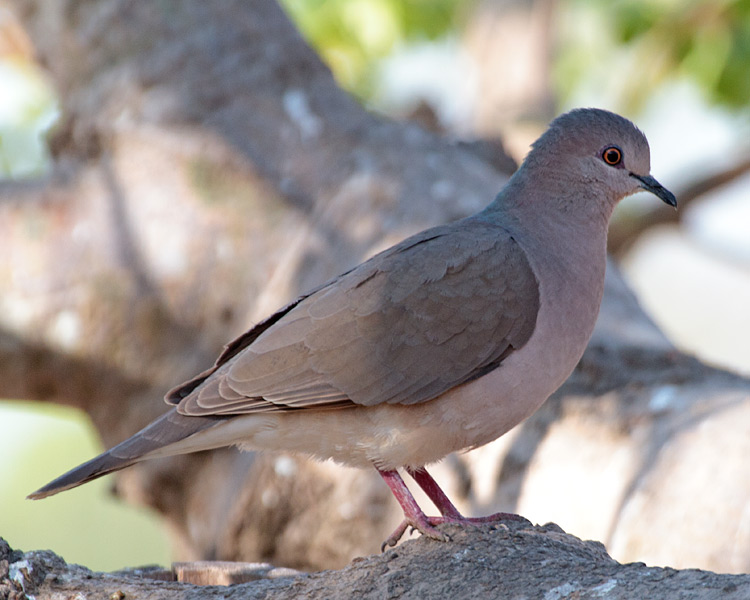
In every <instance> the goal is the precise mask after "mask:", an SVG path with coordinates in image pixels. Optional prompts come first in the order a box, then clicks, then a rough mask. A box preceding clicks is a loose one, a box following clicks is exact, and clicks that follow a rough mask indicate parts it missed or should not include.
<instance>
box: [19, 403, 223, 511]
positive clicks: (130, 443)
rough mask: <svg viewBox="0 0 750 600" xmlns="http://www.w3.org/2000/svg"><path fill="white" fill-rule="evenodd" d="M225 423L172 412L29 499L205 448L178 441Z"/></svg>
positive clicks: (50, 483)
mask: <svg viewBox="0 0 750 600" xmlns="http://www.w3.org/2000/svg"><path fill="white" fill-rule="evenodd" d="M223 420H225V417H186V416H184V415H181V414H179V413H178V412H177V411H176V410H174V409H173V410H171V411H169V412H168V413H166V414H165V415H164V416H162V417H161V418H159V419H157V420H156V421H154V422H153V423H151V424H150V425H148V426H147V427H145V428H144V429H141V430H140V431H139V432H138V433H136V434H135V435H133V436H132V437H130V438H128V439H127V440H125V441H124V442H122V443H120V444H118V445H117V446H115V447H114V448H111V449H109V450H107V451H106V452H104V453H102V454H100V455H99V456H97V457H96V458H92V459H91V460H90V461H88V462H85V463H83V464H82V465H80V466H78V467H76V468H74V469H71V470H70V471H68V472H67V473H65V474H64V475H60V477H58V478H57V479H55V480H54V481H51V482H49V483H48V484H47V485H45V486H44V487H42V488H39V489H38V490H37V491H36V492H34V493H33V494H29V495H28V496H27V497H28V498H29V499H31V500H39V499H41V498H46V497H47V496H52V495H54V494H57V493H58V492H62V491H65V490H69V489H71V488H74V487H78V486H79V485H82V484H84V483H87V482H89V481H92V480H94V479H98V478H99V477H101V476H102V475H106V474H107V473H112V472H114V471H119V470H120V469H124V468H125V467H129V466H130V465H132V464H135V463H137V462H139V461H141V460H145V459H147V458H153V457H156V456H169V455H173V454H182V453H185V452H194V451H196V450H201V449H205V448H200V447H194V446H191V445H190V444H179V442H182V441H184V440H187V438H189V437H190V436H192V435H195V434H196V433H198V432H200V431H204V430H206V429H209V428H210V427H213V426H215V425H217V424H218V423H220V422H221V421H223Z"/></svg>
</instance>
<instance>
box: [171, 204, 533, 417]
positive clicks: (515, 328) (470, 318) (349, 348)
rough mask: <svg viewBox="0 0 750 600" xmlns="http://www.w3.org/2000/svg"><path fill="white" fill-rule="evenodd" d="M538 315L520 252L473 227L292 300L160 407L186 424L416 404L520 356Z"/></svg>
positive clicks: (471, 223)
mask: <svg viewBox="0 0 750 600" xmlns="http://www.w3.org/2000/svg"><path fill="white" fill-rule="evenodd" d="M538 309H539V290H538V283H537V280H536V277H535V275H534V273H533V270H532V269H531V267H530V265H529V263H528V261H527V260H526V258H525V254H524V252H523V250H522V249H521V248H520V247H519V246H518V244H517V243H516V242H515V240H514V239H513V238H512V237H511V236H510V234H508V233H507V232H506V231H505V230H503V229H502V228H500V227H498V226H497V225H493V224H489V223H486V222H484V221H482V220H481V219H480V218H477V217H472V218H469V219H465V220H464V221H460V222H459V223H456V224H452V225H448V226H443V227H437V228H434V229H432V230H428V231H426V232H423V233H422V234H418V235H417V236H414V237H412V238H409V239H407V240H405V241H404V242H402V243H401V244H398V245H396V246H394V247H393V248H391V249H389V250H386V251H385V252H383V253H381V254H379V255H376V256H375V257H373V258H372V259H370V260H369V261H367V262H365V263H363V264H362V265H360V266H358V267H356V268H355V269H352V270H351V271H349V272H347V273H345V274H344V275H342V276H340V277H338V278H336V279H333V280H331V281H330V282H328V283H327V284H325V285H323V286H321V287H319V288H317V289H316V290H313V291H312V292H311V293H309V294H307V295H305V296H302V297H301V298H299V299H298V300H296V301H295V302H293V303H291V304H289V305H287V306H286V307H284V308H283V309H282V310H281V311H279V312H278V313H276V314H275V315H273V316H272V317H270V318H269V319H267V320H266V321H263V322H262V323H261V324H259V325H258V326H257V327H256V328H254V329H252V330H250V331H249V332H248V333H246V334H245V335H244V336H241V337H240V338H238V340H235V342H233V343H232V344H230V345H229V346H228V348H227V350H226V351H225V352H224V354H222V356H221V357H220V358H219V361H217V364H216V365H215V367H214V368H213V369H212V370H210V371H208V372H206V373H204V374H201V376H199V377H198V378H196V379H194V380H191V381H190V382H188V383H186V384H184V386H181V387H178V388H175V390H173V391H172V392H170V394H169V395H168V397H167V399H168V401H169V402H172V403H174V404H178V407H177V410H178V411H179V412H180V413H182V414H185V415H196V416H198V415H200V416H206V415H228V414H244V413H250V412H259V411H269V410H300V409H322V408H340V407H345V406H352V405H365V406H372V405H376V404H379V403H382V402H389V403H399V404H414V403H419V402H426V401H429V400H431V399H432V398H435V397H437V396H439V395H440V394H442V393H444V392H445V391H447V390H449V389H451V388H452V387H455V386H457V385H459V384H461V383H463V382H466V381H469V380H471V379H473V378H475V377H478V376H481V375H482V374H484V373H486V372H487V371H488V370H492V369H494V368H496V367H497V366H498V365H499V364H500V362H502V360H503V359H504V358H505V357H506V356H507V355H508V354H509V353H510V352H512V351H513V350H514V349H518V348H520V347H521V346H523V344H525V343H526V341H527V340H528V339H529V337H531V334H532V332H533V329H534V326H535V323H536V315H537V312H538Z"/></svg>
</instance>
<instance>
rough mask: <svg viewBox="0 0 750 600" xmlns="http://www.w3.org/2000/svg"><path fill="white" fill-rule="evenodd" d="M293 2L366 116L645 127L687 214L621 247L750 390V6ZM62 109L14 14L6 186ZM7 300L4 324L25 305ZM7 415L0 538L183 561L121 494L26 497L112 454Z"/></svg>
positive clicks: (506, 128)
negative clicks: (587, 114) (608, 114)
mask: <svg viewBox="0 0 750 600" xmlns="http://www.w3.org/2000/svg"><path fill="white" fill-rule="evenodd" d="M282 5H283V7H284V8H285V9H286V10H287V11H288V13H289V14H290V16H291V17H292V18H293V20H294V21H295V23H296V24H297V25H298V27H299V28H300V30H301V31H302V32H303V34H304V36H305V37H306V38H307V39H308V41H309V42H310V43H311V44H312V45H313V46H314V48H315V49H316V50H317V51H318V52H319V53H320V54H321V56H322V57H323V58H324V60H325V61H326V62H327V64H328V65H329V66H330V67H331V69H332V70H333V72H334V75H335V77H336V79H337V80H338V82H339V84H340V85H341V86H342V87H344V88H345V89H346V90H348V91H349V92H350V93H352V94H353V95H354V96H355V97H356V98H357V99H358V100H359V101H360V102H362V103H363V104H364V105H366V106H367V107H368V108H369V109H371V110H372V111H375V112H379V113H383V114H386V115H389V116H390V117H392V118H394V119H411V120H415V121H417V122H419V123H420V124H421V125H422V126H424V127H426V128H428V129H431V130H435V131H440V132H445V133H446V134H448V135H451V136H455V137H456V138H457V139H476V138H481V139H487V140H492V139H494V138H497V137H499V138H501V139H502V143H503V145H504V147H505V148H506V150H507V151H508V152H509V153H510V154H511V155H512V156H513V157H514V158H515V159H516V160H517V161H520V160H522V159H523V156H524V154H525V153H526V151H527V149H528V144H529V143H530V142H531V141H533V140H534V139H535V138H536V137H537V135H538V134H539V133H540V132H541V131H543V129H544V128H545V126H546V124H547V123H548V122H549V120H550V119H551V118H553V117H554V116H555V115H557V114H559V113H560V112H563V111H565V110H566V109H568V108H572V107H576V106H599V107H603V108H607V109H610V110H614V111H616V112H619V113H622V114H624V115H626V116H628V117H629V118H631V119H633V120H634V121H635V122H636V123H637V124H638V125H639V127H641V129H643V130H644V132H645V133H646V134H647V136H648V138H649V141H650V143H651V149H652V173H653V174H654V175H655V177H657V179H659V181H660V182H661V183H662V184H664V185H665V186H666V187H667V188H669V189H671V190H672V191H674V192H675V193H677V195H678V200H679V201H680V203H681V205H680V212H679V213H678V214H674V215H672V214H670V215H666V216H665V215H664V213H663V212H660V213H659V214H658V215H651V214H649V210H651V208H652V207H653V203H652V202H651V201H650V200H644V199H642V198H638V197H634V198H631V199H629V200H628V201H626V202H625V203H623V204H622V205H621V207H620V208H619V209H618V214H617V217H616V221H615V223H614V224H613V240H612V248H611V251H612V252H613V254H614V255H615V256H616V258H617V259H618V261H619V262H620V264H621V266H622V267H623V269H624V272H625V274H626V276H627V279H628V281H629V283H630V284H631V286H632V287H633V289H634V290H635V291H636V293H637V295H638V297H639V299H640V300H641V302H642V303H643V305H644V306H645V307H646V309H647V311H648V312H649V314H650V315H651V316H652V317H653V319H654V320H655V321H656V322H657V323H658V325H659V326H660V327H661V328H662V330H663V331H664V332H665V333H666V334H667V335H668V336H669V338H670V339H671V340H672V341H673V342H674V343H675V344H676V345H677V346H678V347H679V348H680V349H683V350H684V351H686V352H688V353H692V354H695V355H696V356H698V357H699V358H701V359H702V360H703V361H705V362H707V363H709V364H713V365H717V366H721V367H724V368H727V369H729V370H732V371H734V372H737V373H740V374H744V375H750V2H747V1H745V0H719V1H717V0H694V1H689V0H657V1H654V0H649V1H645V0H644V1H637V0H620V1H613V2H607V3H602V2H596V1H593V0H472V1H465V0H464V1H460V0H408V1H403V0H284V1H283V2H282ZM57 106H58V100H57V96H56V90H54V89H53V88H52V86H51V85H50V84H49V82H48V81H47V80H46V79H45V75H44V72H43V70H42V69H40V67H39V65H37V64H35V62H34V50H33V48H32V47H31V44H30V42H29V41H28V38H27V37H26V35H25V33H24V31H23V30H22V29H21V28H20V26H19V25H18V23H17V22H16V21H15V20H14V19H13V17H12V15H11V12H10V11H9V10H8V6H6V3H5V2H4V1H2V0H0V176H1V177H2V178H5V179H7V180H24V179H30V178H35V177H40V176H43V175H44V174H45V172H46V170H47V169H48V166H49V164H48V162H49V152H48V149H47V146H46V142H45V139H46V135H47V132H49V131H50V129H51V128H54V126H55V123H56V120H57V118H58V108H57ZM615 233H616V234H615ZM1 305H2V307H3V310H4V311H6V313H7V312H9V311H21V312H22V311H23V310H24V308H23V306H9V305H8V304H7V303H2V304H1ZM74 326H75V325H74V323H72V322H68V321H67V320H66V318H65V316H64V315H63V316H62V318H60V319H58V321H57V322H56V331H55V335H56V336H57V338H58V339H59V340H60V341H61V343H62V344H63V345H64V343H65V339H66V336H68V335H70V329H71V328H73V327H74ZM8 400H9V402H3V403H0V456H2V457H3V459H2V461H1V462H0V481H1V482H2V485H0V535H3V536H4V537H6V539H7V540H8V541H9V543H10V544H11V545H12V546H13V547H16V548H21V549H26V550H28V549H41V548H47V547H51V548H54V549H55V551H56V552H58V553H60V554H62V555H63V556H64V557H65V558H66V560H68V561H69V562H80V563H82V564H85V565H87V566H89V567H91V568H93V569H100V570H111V569H115V568H120V567H123V566H134V565H140V564H144V563H148V562H156V563H161V564H167V563H169V561H170V555H169V545H168V543H167V541H166V537H165V534H164V532H163V531H161V530H160V528H161V527H162V526H161V525H160V522H159V521H158V520H156V519H155V518H153V517H151V516H150V515H148V514H145V513H142V512H139V511H137V510H136V509H134V508H132V507H131V506H126V505H125V504H123V503H121V502H118V501H116V500H114V499H108V498H109V497H108V495H107V494H106V493H104V490H106V488H107V486H108V483H107V481H101V480H100V481H97V482H96V483H94V484H90V485H87V486H85V487H83V488H79V489H77V490H74V491H71V492H68V493H66V494H62V495H60V496H57V497H54V498H51V499H49V500H45V501H44V502H43V503H32V502H28V501H25V500H24V499H23V497H22V496H21V495H19V490H23V491H25V492H31V491H32V490H33V489H34V488H35V487H36V486H37V485H38V484H41V483H43V482H45V481H47V480H48V479H50V478H52V477H53V476H56V475H57V474H59V473H60V472H62V471H64V470H66V469H67V468H68V467H70V466H72V465H75V464H77V463H79V462H82V461H83V460H85V459H87V458H89V457H91V456H93V455H94V454H95V453H96V452H98V451H99V449H100V448H98V447H97V445H98V444H99V442H98V441H97V440H98V438H97V436H96V434H95V433H94V431H93V430H92V428H91V426H90V424H89V422H88V419H87V418H86V417H85V415H83V414H82V413H80V412H79V411H77V410H74V409H65V408H62V407H59V406H48V405H44V404H39V403H33V404H32V403H23V402H14V401H12V400H13V399H8ZM29 431H33V432H34V436H29V435H28V432H29ZM61 449H64V452H62V451H61ZM31 474H33V478H32V476H31ZM81 519H83V520H85V521H86V522H87V523H88V524H89V527H87V528H85V529H86V530H88V531H92V530H93V531H96V529H97V528H96V526H94V527H91V523H94V524H95V523H97V522H100V523H102V524H104V523H107V532H108V533H107V535H108V536H113V538H112V539H111V540H107V541H105V543H104V544H97V545H94V544H93V543H91V541H90V540H89V539H86V538H84V537H81V538H78V539H71V536H69V535H65V534H64V532H63V531H61V528H60V527H59V526H58V524H66V526H70V527H75V523H76V520H81ZM113 523H115V524H116V526H117V529H116V530H114V533H113V529H112V528H111V525H112V524H113ZM560 525H561V526H562V527H563V528H565V523H560ZM572 533H575V531H572ZM99 541H101V540H99ZM144 542H145V543H144ZM102 548H104V550H102ZM144 549H145V550H146V552H145V553H144Z"/></svg>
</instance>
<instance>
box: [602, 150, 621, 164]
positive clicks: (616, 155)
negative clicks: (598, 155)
mask: <svg viewBox="0 0 750 600" xmlns="http://www.w3.org/2000/svg"><path fill="white" fill-rule="evenodd" d="M602 160H603V161H604V162H605V163H607V164H608V165H610V166H612V167H614V166H616V165H619V164H620V163H621V162H622V150H620V149H619V148H618V147H617V146H607V147H606V148H605V149H604V150H603V151H602Z"/></svg>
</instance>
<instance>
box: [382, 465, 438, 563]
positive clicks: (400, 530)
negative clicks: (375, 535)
mask: <svg viewBox="0 0 750 600" xmlns="http://www.w3.org/2000/svg"><path fill="white" fill-rule="evenodd" d="M376 468H377V467H376ZM378 473H380V476H381V477H382V478H383V480H384V481H385V482H386V483H387V484H388V487H389V488H391V492H393V495H394V496H395V497H396V500H398V503H399V504H400V505H401V508H402V509H403V511H404V517H405V518H404V520H403V521H402V522H401V524H400V525H399V526H398V527H397V528H396V530H395V531H394V532H393V533H392V534H391V535H390V536H389V537H388V539H386V540H385V541H384V542H383V544H382V546H381V547H380V550H381V551H383V550H385V547H386V546H395V545H396V543H397V542H398V541H399V540H400V539H401V536H403V535H404V532H405V531H406V529H407V528H408V527H413V528H414V529H416V530H417V531H419V532H420V533H421V534H422V535H426V536H427V537H431V538H433V539H436V540H441V541H448V539H449V538H448V536H447V535H445V534H444V533H441V532H440V531H438V530H437V529H435V527H434V523H433V520H435V519H439V517H428V516H427V515H425V514H424V512H422V509H421V508H419V505H418V504H417V501H416V500H415V499H414V496H412V495H411V492H410V491H409V488H408V487H406V484H405V483H404V480H403V479H401V475H399V474H398V471H383V470H381V469H378ZM436 485H437V484H436Z"/></svg>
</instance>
